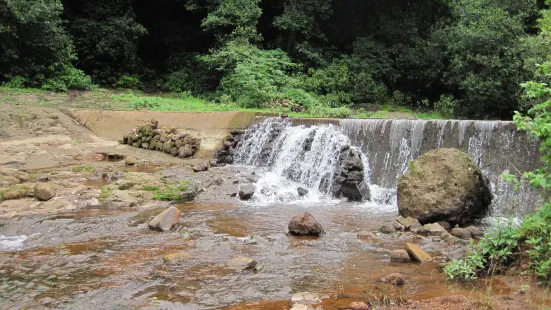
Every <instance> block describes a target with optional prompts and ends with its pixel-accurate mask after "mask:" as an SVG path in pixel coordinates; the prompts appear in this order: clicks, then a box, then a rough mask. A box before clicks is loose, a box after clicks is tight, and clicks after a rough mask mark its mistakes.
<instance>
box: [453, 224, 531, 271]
mask: <svg viewBox="0 0 551 310" xmlns="http://www.w3.org/2000/svg"><path fill="white" fill-rule="evenodd" d="M519 238H520V231H519V227H518V225H515V224H514V223H513V221H506V222H503V221H501V222H499V223H497V224H496V225H495V226H494V227H493V228H492V229H491V230H490V231H489V232H488V233H486V234H485V235H484V237H483V238H482V239H481V240H480V241H479V242H478V243H476V244H474V243H472V244H471V251H470V252H469V253H468V254H467V255H466V257H465V258H463V259H462V260H455V261H453V262H452V263H451V264H449V265H448V266H446V267H445V268H444V274H445V275H446V276H447V277H448V279H450V280H461V281H471V280H475V279H476V278H477V277H478V275H480V274H482V273H486V275H490V274H494V273H499V272H501V271H502V270H503V267H506V266H510V265H511V264H512V263H514V262H516V261H517V258H518V252H519V250H520V248H519Z"/></svg>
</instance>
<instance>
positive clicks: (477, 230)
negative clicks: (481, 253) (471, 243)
mask: <svg viewBox="0 0 551 310" xmlns="http://www.w3.org/2000/svg"><path fill="white" fill-rule="evenodd" d="M465 230H466V231H468V232H470V233H471V236H472V237H473V238H474V239H480V238H482V236H484V232H483V231H482V230H481V229H480V228H478V227H476V226H469V227H467V228H465Z"/></svg>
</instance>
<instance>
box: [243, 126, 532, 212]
mask: <svg viewBox="0 0 551 310" xmlns="http://www.w3.org/2000/svg"><path fill="white" fill-rule="evenodd" d="M305 122H306V123H307V121H305V120H300V119H296V120H294V119H293V120H290V121H282V120H279V119H266V120H264V121H262V122H260V123H257V124H256V125H254V126H252V127H251V128H250V129H249V130H248V131H247V133H246V134H245V137H244V139H243V142H242V144H241V145H240V146H239V147H238V149H237V150H236V158H235V162H236V163H237V164H241V165H247V166H256V167H261V170H262V172H261V178H260V180H259V182H257V184H256V187H257V191H256V193H257V194H258V195H257V194H255V195H256V196H257V199H259V200H261V201H263V202H289V201H297V200H298V199H299V197H298V196H297V193H296V192H297V187H304V188H307V189H308V190H309V194H308V196H307V197H306V198H303V200H302V202H304V201H320V200H324V201H328V200H329V199H332V198H331V197H330V195H329V193H330V188H331V184H329V183H330V182H331V181H330V180H331V178H332V175H333V174H334V172H335V169H336V168H337V164H338V163H337V159H338V156H339V153H340V152H341V150H342V149H343V148H345V147H346V146H352V147H355V148H357V149H358V150H360V151H361V152H362V154H363V155H362V161H363V166H364V174H365V177H364V179H365V180H366V181H367V182H368V183H369V188H370V190H371V198H372V199H371V200H372V203H371V204H372V205H373V204H376V205H386V206H393V207H394V208H395V207H396V184H397V180H398V178H399V177H400V176H401V175H402V174H404V173H405V172H406V171H407V169H408V164H409V162H410V161H411V160H414V159H416V158H417V157H418V156H420V155H422V154H424V153H426V152H427V151H430V150H432V149H436V148H440V147H447V148H457V149H461V150H463V151H465V152H467V153H468V154H469V155H470V156H471V158H472V159H473V160H474V162H475V163H476V164H477V165H478V166H479V167H480V168H481V169H482V171H483V173H484V175H485V176H486V177H487V178H488V180H489V183H490V187H491V189H492V192H493V194H494V199H493V202H492V211H493V214H494V215H497V216H501V215H506V216H511V215H520V214H524V213H526V212H527V211H530V210H533V208H534V207H535V206H536V205H537V204H538V202H539V196H538V195H536V194H535V193H534V191H532V190H531V189H530V188H529V186H528V185H526V184H521V188H520V191H518V192H517V191H515V190H514V186H513V185H511V184H508V183H507V182H505V181H504V180H503V178H502V177H501V175H502V174H503V173H508V172H514V173H515V174H519V173H522V172H524V171H529V170H532V169H534V168H536V167H538V165H539V160H538V157H539V155H538V152H537V141H535V140H533V139H531V138H529V137H528V136H527V135H526V134H524V133H520V132H517V131H516V128H515V126H514V124H513V123H512V122H501V121H451V120H446V121H444V120H442V121H425V120H340V121H338V122H337V121H334V120H328V121H327V122H328V123H329V124H325V125H324V124H323V121H316V123H317V124H316V125H312V126H306V125H304V123H305ZM320 123H322V124H321V125H320ZM297 124H302V125H297ZM293 125H296V126H293Z"/></svg>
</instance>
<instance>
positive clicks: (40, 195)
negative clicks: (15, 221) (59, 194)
mask: <svg viewBox="0 0 551 310" xmlns="http://www.w3.org/2000/svg"><path fill="white" fill-rule="evenodd" d="M55 195H56V189H55V187H53V186H52V185H50V184H47V183H37V184H36V185H35V186H34V188H29V187H25V186H21V187H17V186H16V187H14V188H12V189H8V190H6V191H4V192H2V193H0V198H2V199H3V200H15V199H22V198H27V197H29V198H32V197H34V198H36V199H38V200H40V201H48V200H50V199H52V198H53V197H54V196H55Z"/></svg>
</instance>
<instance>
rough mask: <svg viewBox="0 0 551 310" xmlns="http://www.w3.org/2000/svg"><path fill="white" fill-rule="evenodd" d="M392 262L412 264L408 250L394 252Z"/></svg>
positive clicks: (391, 257) (391, 254) (391, 255)
mask: <svg viewBox="0 0 551 310" xmlns="http://www.w3.org/2000/svg"><path fill="white" fill-rule="evenodd" d="M390 261H391V262H395V263H410V262H411V259H410V258H409V254H408V252H407V251H406V250H393V251H392V252H391V253H390Z"/></svg>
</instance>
